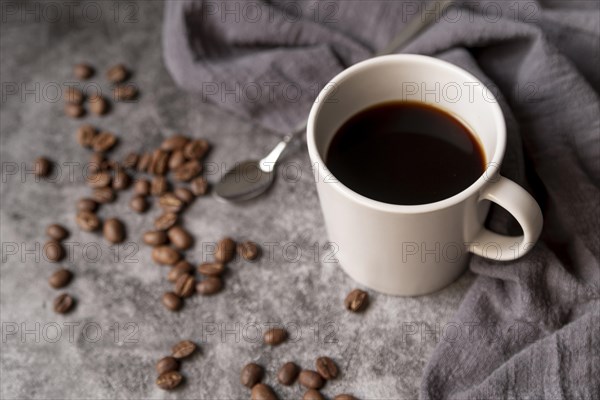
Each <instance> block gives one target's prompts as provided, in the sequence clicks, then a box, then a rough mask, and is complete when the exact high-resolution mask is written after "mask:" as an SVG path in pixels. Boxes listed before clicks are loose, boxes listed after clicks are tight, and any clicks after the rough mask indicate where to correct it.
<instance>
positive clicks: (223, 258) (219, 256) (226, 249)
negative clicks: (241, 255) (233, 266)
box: [215, 237, 235, 263]
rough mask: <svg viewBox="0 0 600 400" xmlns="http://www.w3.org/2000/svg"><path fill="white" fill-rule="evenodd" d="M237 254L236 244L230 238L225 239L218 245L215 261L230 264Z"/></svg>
mask: <svg viewBox="0 0 600 400" xmlns="http://www.w3.org/2000/svg"><path fill="white" fill-rule="evenodd" d="M234 252H235V242H234V241H233V239H232V238H230V237H225V238H223V239H221V240H220V241H219V243H218V244H217V250H216V252H215V260H217V261H219V262H222V263H228V262H229V261H231V260H233V255H234Z"/></svg>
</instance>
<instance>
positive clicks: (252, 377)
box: [240, 363, 265, 389]
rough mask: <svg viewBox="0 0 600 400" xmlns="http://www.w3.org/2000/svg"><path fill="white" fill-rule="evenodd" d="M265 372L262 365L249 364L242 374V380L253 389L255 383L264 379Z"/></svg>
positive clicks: (243, 383)
mask: <svg viewBox="0 0 600 400" xmlns="http://www.w3.org/2000/svg"><path fill="white" fill-rule="evenodd" d="M264 373H265V370H264V368H263V367H261V366H260V365H258V364H255V363H250V364H247V365H246V366H245V367H244V368H243V369H242V373H241V374H240V382H241V383H242V385H244V386H246V387H247V388H250V389H252V387H253V386H254V385H256V384H257V383H259V382H260V381H261V380H262V378H263V376H264Z"/></svg>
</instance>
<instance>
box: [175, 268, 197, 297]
mask: <svg viewBox="0 0 600 400" xmlns="http://www.w3.org/2000/svg"><path fill="white" fill-rule="evenodd" d="M195 289H196V279H194V277H193V276H192V275H190V274H183V275H181V276H180V277H179V278H177V281H176V282H175V289H174V290H173V291H174V292H175V294H176V295H177V296H179V297H182V298H184V299H185V298H187V297H190V296H191V295H193V294H194V290H195Z"/></svg>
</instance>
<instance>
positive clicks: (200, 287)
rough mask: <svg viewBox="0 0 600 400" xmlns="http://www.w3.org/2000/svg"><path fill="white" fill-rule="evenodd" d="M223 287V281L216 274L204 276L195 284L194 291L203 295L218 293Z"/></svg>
mask: <svg viewBox="0 0 600 400" xmlns="http://www.w3.org/2000/svg"><path fill="white" fill-rule="evenodd" d="M221 289H223V281H222V280H221V278H219V277H217V276H209V277H207V278H204V279H203V280H201V281H200V282H199V283H198V284H197V285H196V291H197V292H198V293H200V294H201V295H203V296H210V295H211V294H216V293H219V292H220V291H221Z"/></svg>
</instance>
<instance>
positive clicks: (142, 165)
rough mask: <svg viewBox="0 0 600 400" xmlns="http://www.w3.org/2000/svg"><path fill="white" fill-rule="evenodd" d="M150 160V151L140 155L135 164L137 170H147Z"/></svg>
mask: <svg viewBox="0 0 600 400" xmlns="http://www.w3.org/2000/svg"><path fill="white" fill-rule="evenodd" d="M151 162H152V153H144V154H142V155H141V156H140V159H139V160H138V164H137V170H138V171H139V172H148V168H150V163H151Z"/></svg>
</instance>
